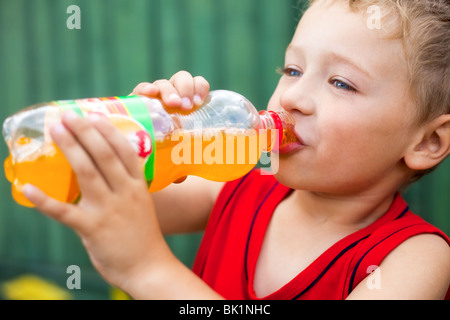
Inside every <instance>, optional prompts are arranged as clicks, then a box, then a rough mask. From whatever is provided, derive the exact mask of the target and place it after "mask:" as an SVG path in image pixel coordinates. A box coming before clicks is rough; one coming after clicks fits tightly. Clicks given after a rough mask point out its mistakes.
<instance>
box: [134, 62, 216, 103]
mask: <svg viewBox="0 0 450 320" xmlns="http://www.w3.org/2000/svg"><path fill="white" fill-rule="evenodd" d="M208 93H209V83H208V82H207V81H206V80H205V79H204V78H203V77H200V76H197V77H192V75H191V74H190V73H189V72H187V71H179V72H177V73H176V74H174V75H173V76H172V77H171V78H170V79H169V80H157V81H155V82H153V83H149V82H142V83H140V84H138V85H137V86H136V88H134V90H133V92H132V93H131V94H136V95H144V96H148V97H152V98H159V99H161V100H162V102H163V103H164V104H165V105H166V106H167V107H173V108H181V109H183V110H190V109H192V108H193V107H194V106H200V105H201V104H203V102H204V101H205V99H206V97H207V96H208Z"/></svg>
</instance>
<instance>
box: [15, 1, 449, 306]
mask: <svg viewBox="0 0 450 320" xmlns="http://www.w3.org/2000/svg"><path fill="white" fill-rule="evenodd" d="M370 5H375V6H376V8H378V9H379V10H380V12H381V13H382V14H381V16H380V19H381V20H380V23H381V27H380V28H376V27H375V28H372V27H369V24H368V23H367V21H368V20H367V19H368V16H367V15H366V12H367V9H368V7H369V6H370ZM372 8H373V7H372ZM449 12H450V7H449V5H448V2H444V1H437V0H436V1H431V0H429V1H409V0H408V1H400V0H399V1H394V0H392V1H388V0H384V1H382V0H379V1H364V0H361V1H344V0H342V1H327V0H318V1H313V3H312V5H311V7H310V8H309V9H308V10H307V11H306V13H305V14H304V16H303V17H302V19H301V21H300V23H299V25H298V27H297V30H296V33H295V35H294V37H293V39H292V42H291V43H290V45H289V47H288V48H287V50H286V60H285V66H284V68H283V71H282V76H281V78H280V81H279V84H278V86H277V88H276V90H275V92H274V94H273V96H272V98H271V100H270V101H269V104H268V109H269V110H275V111H276V110H279V109H284V110H286V111H287V112H289V113H291V115H292V116H293V117H294V119H295V123H296V125H295V128H296V134H297V135H298V136H299V137H300V138H301V142H302V143H301V144H299V145H298V146H297V148H295V149H293V150H290V151H289V152H287V153H285V154H280V155H279V170H278V172H277V173H276V175H275V177H272V176H266V175H264V176H263V175H260V174H258V172H257V171H253V172H251V173H250V174H248V175H247V176H245V177H243V178H242V179H238V180H237V181H234V182H230V183H227V184H222V183H215V182H210V181H204V180H202V179H198V178H194V177H190V178H188V179H187V180H186V181H185V182H183V183H180V184H176V185H172V186H170V187H169V188H167V189H165V190H163V191H161V192H159V193H157V194H154V195H149V194H148V192H147V186H146V183H145V181H144V179H143V177H142V169H141V168H140V166H139V162H138V160H137V157H136V156H135V154H134V152H133V150H132V148H131V147H130V146H129V145H128V144H127V143H126V142H125V138H124V137H123V136H121V134H120V133H118V132H117V131H116V130H115V129H114V128H113V127H112V125H111V124H109V123H108V122H107V121H105V120H104V119H101V118H98V117H96V116H95V115H94V116H92V117H91V118H90V119H89V120H86V119H81V118H79V117H77V116H76V115H74V114H73V113H67V114H65V115H64V117H63V123H62V124H60V125H57V126H55V127H54V128H53V129H52V136H53V138H54V140H55V142H56V143H57V144H58V145H59V147H60V148H61V150H62V151H63V152H64V153H65V155H66V157H67V158H68V160H69V161H70V163H71V164H72V167H73V169H74V170H75V172H76V173H77V177H78V181H79V184H80V187H81V190H82V194H83V197H82V199H81V201H80V203H79V204H78V205H76V206H75V205H71V204H63V203H59V202H57V201H55V200H53V199H50V198H48V197H47V196H45V195H44V194H43V193H42V192H40V191H39V190H36V189H35V188H34V187H32V186H26V187H25V188H24V193H25V194H26V196H27V197H28V198H29V199H30V200H31V201H32V202H34V203H35V204H36V207H37V208H38V209H40V210H41V211H42V212H44V213H45V214H47V215H49V216H50V217H52V218H55V219H57V220H59V221H60V222H62V223H64V224H67V225H69V226H71V227H72V228H74V230H75V231H76V232H77V233H78V234H79V235H80V237H81V239H82V241H83V243H84V245H85V247H86V249H87V251H88V252H89V254H90V257H91V259H92V262H93V264H94V266H95V267H96V268H97V269H98V271H99V272H100V273H101V274H102V275H103V276H104V277H105V279H106V280H107V281H109V282H110V283H111V284H113V285H116V286H118V287H120V288H122V289H123V290H125V291H126V292H128V293H129V294H130V295H131V296H132V297H134V298H144V299H146V298H158V299H178V298H180V299H197V298H205V299H215V298H228V299H257V298H268V299H346V298H348V299H442V298H444V296H445V295H446V293H447V290H448V287H449V280H450V249H449V243H450V240H449V239H448V238H447V237H446V235H444V234H443V233H442V232H440V231H439V230H437V229H436V228H434V227H432V226H430V225H429V224H427V223H425V222H424V221H423V220H421V219H420V218H419V217H417V216H415V215H413V214H412V213H411V212H409V210H408V207H407V206H406V204H405V203H404V201H403V200H402V198H401V196H400V195H399V194H398V190H399V189H401V188H402V187H404V186H405V185H407V184H409V183H410V182H411V181H413V180H415V179H417V178H418V177H419V176H420V175H422V174H424V173H426V172H428V171H429V170H431V169H432V168H433V167H435V166H436V165H438V164H439V163H440V162H442V161H443V160H444V159H445V158H446V156H447V155H448V154H449V152H450V151H449V150H450V110H449V105H450V103H449V91H448V90H449V87H450V86H449V81H448V74H450V72H449V63H450V58H449V53H448V47H449V36H450V31H449V21H450V19H449V18H448V15H449ZM419 24H420V25H421V27H420V28H423V30H418V29H419ZM424 26H427V28H424ZM427 30H431V31H429V32H428V33H429V34H427V32H425V31H427ZM433 57H435V60H433ZM208 90H209V85H208V83H207V82H206V80H204V79H203V78H201V77H195V78H192V77H191V76H190V75H189V74H188V73H186V72H179V73H177V74H175V75H174V76H173V77H172V78H171V79H170V80H159V81H156V82H154V83H153V84H150V83H143V84H141V85H138V86H137V87H136V88H135V90H134V93H135V94H142V95H148V96H154V97H159V98H161V99H162V100H163V101H164V102H165V104H166V105H167V106H169V107H181V108H185V109H189V108H191V107H192V106H193V104H196V105H198V104H201V102H202V101H203V100H204V99H205V97H206V95H207V93H208ZM275 178H276V180H275ZM211 211H212V213H211ZM210 213H211V216H210ZM206 224H208V227H207V229H206V232H205V237H204V240H203V243H202V246H201V248H200V250H199V253H198V257H197V260H196V262H195V265H194V271H195V274H194V273H193V272H191V271H190V270H188V269H187V268H186V267H185V266H183V265H182V264H181V262H179V261H178V260H177V259H176V258H175V257H174V256H173V254H172V253H171V252H170V250H169V248H168V247H167V244H166V243H165V242H164V238H163V236H162V234H163V233H175V232H188V231H195V230H201V229H203V228H205V226H206ZM373 270H377V271H376V272H378V275H379V278H380V283H379V285H378V286H377V287H376V289H375V290H374V289H373V288H372V287H371V286H370V285H368V283H367V281H365V278H366V277H367V276H368V275H369V273H370V272H371V271H373Z"/></svg>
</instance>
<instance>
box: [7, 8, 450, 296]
mask: <svg viewBox="0 0 450 320" xmlns="http://www.w3.org/2000/svg"><path fill="white" fill-rule="evenodd" d="M71 5H76V6H78V8H79V9H80V18H81V20H80V21H75V20H73V19H75V18H76V17H75V16H74V14H76V12H74V11H71V10H69V13H68V12H67V10H68V8H69V7H70V6H71ZM302 6H303V3H302V2H301V1H300V2H299V1H298V0H0V98H1V104H2V105H1V107H0V120H1V121H2V122H3V120H4V119H5V118H6V117H7V116H9V115H11V114H12V113H14V112H16V111H19V110H20V109H23V108H24V107H26V106H28V105H32V104H35V103H38V102H43V101H50V100H56V99H73V98H87V97H101V96H115V95H127V94H129V93H130V92H131V91H132V89H133V88H134V86H136V85H137V84H138V83H140V82H142V81H154V80H156V79H160V78H169V77H170V76H171V75H172V74H174V73H175V72H177V71H179V70H187V71H189V72H191V73H192V74H193V75H202V76H204V77H205V78H206V79H207V80H208V81H209V82H210V84H211V89H229V90H234V91H237V92H239V93H241V94H243V95H244V96H246V97H247V98H249V99H250V100H251V101H252V102H253V103H254V104H255V106H258V108H259V109H263V108H265V107H266V104H267V102H268V100H269V98H270V96H271V94H272V92H273V90H274V89H275V86H276V83H277V81H278V77H279V76H278V75H277V74H276V72H275V70H276V68H277V67H281V66H283V59H284V50H285V48H286V46H287V45H288V44H289V41H290V39H291V37H292V35H293V32H294V29H295V26H296V24H297V22H298V20H299V17H300V10H299V9H300V7H302ZM68 22H69V26H71V25H73V23H75V26H76V22H80V24H79V26H80V27H81V29H69V28H68V25H67V23H68ZM7 155H8V150H7V148H6V145H5V144H4V143H0V158H1V159H5V158H6V157H7ZM449 160H450V159H447V161H446V162H445V163H444V164H442V165H441V166H440V167H439V168H438V169H437V170H436V171H435V172H434V173H432V174H431V175H429V176H427V177H425V178H423V179H422V180H421V181H420V182H419V183H417V184H416V185H413V186H412V187H411V188H410V189H409V190H408V191H407V192H406V198H407V200H408V201H409V203H410V206H411V208H412V209H413V211H415V212H416V213H418V214H420V215H421V216H422V217H424V218H425V219H426V220H427V221H429V222H431V223H433V224H435V225H436V226H438V227H439V228H441V229H442V230H443V231H445V232H446V233H447V234H450V213H449V209H448V208H450V183H449V181H450V161H449ZM10 189H11V186H10V184H9V182H8V181H7V180H6V178H5V177H4V175H3V174H0V203H1V209H0V298H2V299H41V298H56V299H121V298H126V296H124V295H123V294H121V292H120V291H117V290H115V289H114V288H111V287H110V286H109V285H108V284H107V283H105V282H104V281H103V280H102V278H101V277H100V276H99V275H98V273H97V272H96V271H95V270H94V269H93V267H92V265H91V263H90V261H89V258H88V257H87V255H86V252H85V250H84V248H83V246H82V245H81V243H80V241H79V239H78V237H77V236H76V235H75V234H74V232H73V231H72V230H70V229H68V228H66V227H64V226H62V225H60V224H58V223H56V222H54V221H51V220H49V219H47V218H45V217H44V216H42V215H41V214H40V213H39V212H37V211H35V210H34V209H28V208H24V207H21V206H19V205H17V204H16V203H15V202H14V201H13V200H12V198H11V190H10ZM201 236H202V235H201V234H194V235H179V236H171V237H168V238H167V241H168V242H169V244H170V246H171V248H172V249H173V251H174V253H175V254H176V255H177V256H178V257H179V258H180V259H181V260H182V261H183V262H184V263H185V264H186V265H188V266H191V264H192V262H193V259H194V257H195V254H196V250H197V247H198V244H199V242H200V240H201ZM71 265H76V266H78V267H79V268H80V275H81V280H80V283H81V289H73V290H69V289H68V288H67V286H66V281H67V279H68V278H69V277H70V276H71V273H70V272H69V273H68V267H69V266H71Z"/></svg>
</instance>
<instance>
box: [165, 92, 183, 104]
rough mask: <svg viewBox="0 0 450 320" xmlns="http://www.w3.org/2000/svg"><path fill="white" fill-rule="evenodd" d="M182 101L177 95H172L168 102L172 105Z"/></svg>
mask: <svg viewBox="0 0 450 320" xmlns="http://www.w3.org/2000/svg"><path fill="white" fill-rule="evenodd" d="M180 100H181V98H180V96H179V95H177V94H176V93H172V94H171V95H170V96H169V98H168V100H167V102H170V103H179V102H180Z"/></svg>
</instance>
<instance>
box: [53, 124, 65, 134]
mask: <svg viewBox="0 0 450 320" xmlns="http://www.w3.org/2000/svg"><path fill="white" fill-rule="evenodd" d="M51 131H52V132H53V133H56V134H62V133H64V132H66V127H65V126H64V125H63V124H62V123H57V124H55V125H54V126H53V127H51Z"/></svg>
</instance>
